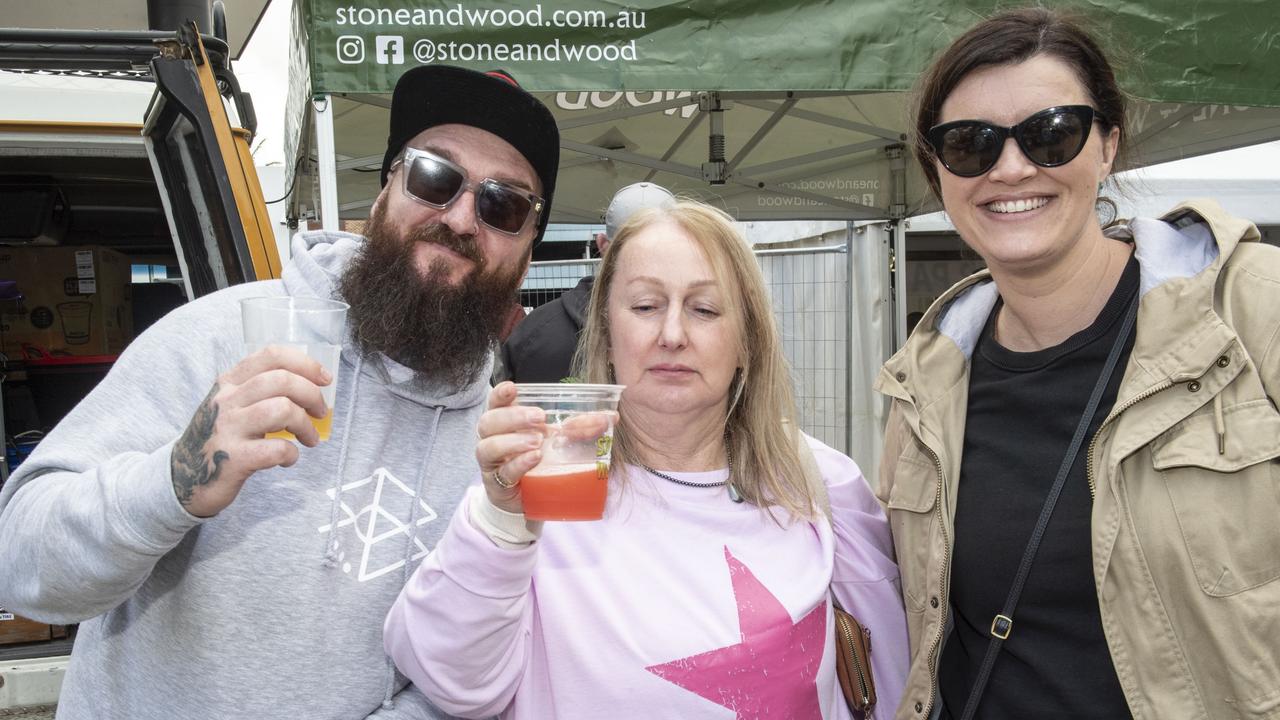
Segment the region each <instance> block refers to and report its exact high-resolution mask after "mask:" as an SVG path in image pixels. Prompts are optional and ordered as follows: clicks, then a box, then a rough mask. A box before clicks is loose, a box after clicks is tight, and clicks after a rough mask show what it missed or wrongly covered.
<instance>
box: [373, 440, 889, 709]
mask: <svg viewBox="0 0 1280 720" xmlns="http://www.w3.org/2000/svg"><path fill="white" fill-rule="evenodd" d="M809 442H810V445H811V447H812V448H813V451H814V454H815V456H816V457H817V461H818V466H819V468H820V469H821V471H822V475H823V477H824V479H825V480H826V482H827V487H828V489H829V492H830V498H831V507H832V515H833V516H834V518H833V522H832V523H826V522H817V523H808V522H797V523H791V524H785V523H786V521H785V518H784V517H782V516H781V514H779V518H780V519H781V520H782V521H783V522H782V523H779V522H775V521H774V520H773V519H771V518H770V517H768V516H766V515H765V513H764V512H762V511H761V510H760V509H759V508H757V507H755V506H753V505H750V504H747V503H742V504H737V503H734V502H733V501H731V500H730V499H729V497H728V494H727V492H726V491H725V488H724V487H715V488H693V487H685V486H682V485H677V484H675V483H671V482H668V481H666V480H662V479H659V478H656V477H654V476H653V475H650V474H649V473H647V472H645V471H644V470H643V469H640V468H636V467H631V466H628V467H626V468H625V469H624V468H615V470H614V472H615V473H617V472H626V473H627V478H628V482H627V484H626V485H625V486H622V487H621V489H619V486H618V485H614V486H613V487H611V488H610V495H609V504H608V508H607V509H606V511H605V518H604V519H603V520H600V521H597V522H548V523H546V524H545V526H544V529H543V531H542V535H541V538H540V539H538V540H536V541H535V542H533V543H531V544H529V545H527V546H525V547H519V548H515V549H511V548H509V547H499V544H497V543H495V542H494V541H493V540H491V539H490V537H489V535H487V534H486V533H485V532H482V531H481V530H480V529H479V528H478V527H477V523H476V520H475V517H476V514H475V513H476V509H475V508H472V505H473V504H475V503H488V499H487V498H486V497H485V496H484V491H483V489H482V488H480V487H473V488H471V490H470V493H471V494H470V495H469V496H468V498H467V500H466V501H464V503H463V504H462V505H461V506H459V509H458V512H457V513H455V515H454V517H453V519H452V522H451V523H450V526H449V529H448V530H447V531H446V533H445V535H444V537H443V538H442V539H441V540H440V543H439V544H438V545H437V546H436V549H435V550H434V552H432V553H431V554H430V555H429V556H428V557H427V558H426V559H425V560H423V562H422V565H421V566H420V567H419V568H418V569H417V571H416V572H415V573H414V574H413V577H412V578H411V579H410V580H409V583H408V584H407V585H406V586H405V588H404V590H403V591H402V592H401V594H400V597H399V599H398V600H397V601H396V603H395V605H394V606H392V608H391V612H390V613H389V614H388V615H387V621H386V625H385V627H384V643H385V645H386V649H387V652H388V653H389V654H390V655H391V657H392V659H393V660H395V663H396V665H397V666H398V667H399V668H400V671H401V672H403V673H404V674H405V675H406V676H407V677H408V678H409V679H410V680H412V681H413V682H414V683H416V684H417V685H418V687H419V688H420V689H421V690H422V691H423V692H424V693H425V694H426V695H427V696H428V697H429V698H430V699H431V700H432V701H433V702H435V703H436V704H438V705H439V706H440V708H441V709H442V710H445V711H446V712H449V713H452V714H455V715H459V716H462V717H490V716H493V715H498V714H500V715H501V716H502V717H503V718H518V719H521V720H523V719H526V718H527V719H528V720H548V719H550V718H584V719H590V720H600V719H601V718H606V719H607V720H622V719H624V718H637V719H639V718H643V719H644V720H650V719H652V718H660V717H661V718H726V719H728V720H732V719H733V718H737V719H738V720H746V719H748V718H788V719H794V720H802V719H807V718H815V719H818V718H848V717H849V712H848V710H847V709H846V707H845V705H844V700H843V698H842V696H841V694H840V687H839V683H838V681H837V679H836V674H835V654H834V636H833V630H832V625H831V623H832V614H831V605H830V602H829V599H828V592H827V591H828V588H829V587H830V588H832V589H834V591H835V593H836V595H837V596H838V597H839V599H840V602H841V605H842V606H843V607H844V608H845V609H846V610H848V611H850V612H852V613H853V614H854V615H855V616H857V617H858V619H859V620H861V621H862V622H863V623H864V624H865V625H866V626H867V627H869V628H870V629H871V638H872V663H873V667H874V671H875V679H876V686H877V689H878V692H879V703H878V704H877V706H876V709H875V713H874V717H876V718H891V717H892V716H893V711H894V710H895V708H896V707H897V705H898V701H899V699H900V697H901V695H902V689H903V683H904V680H905V676H906V670H907V659H908V658H907V631H906V618H905V616H904V614H903V609H902V599H901V592H900V587H899V581H898V570H897V567H896V565H895V564H894V562H893V560H892V556H893V546H892V540H891V539H890V534H889V526H888V523H887V522H886V520H885V516H884V513H883V511H882V510H881V508H880V505H879V504H878V502H877V501H876V499H875V497H874V496H873V495H872V493H871V490H870V488H869V487H868V486H867V483H866V481H865V479H864V478H863V476H862V473H861V471H859V470H858V467H857V465H855V464H854V462H853V461H852V460H850V459H849V458H847V457H845V456H844V455H842V454H840V453H838V452H836V451H835V450H832V449H831V448H829V447H827V446H826V445H823V444H822V443H820V442H818V441H817V440H813V439H812V438H810V441H809ZM727 473H728V471H727V470H719V471H713V472H704V473H668V474H671V475H673V476H675V477H679V478H680V479H683V480H688V481H691V482H699V483H707V482H716V481H718V480H723V479H725V477H727ZM488 509H490V510H492V509H493V508H492V506H489V508H488ZM482 512H483V511H482ZM833 530H834V532H833Z"/></svg>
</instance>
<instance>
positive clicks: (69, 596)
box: [0, 233, 488, 720]
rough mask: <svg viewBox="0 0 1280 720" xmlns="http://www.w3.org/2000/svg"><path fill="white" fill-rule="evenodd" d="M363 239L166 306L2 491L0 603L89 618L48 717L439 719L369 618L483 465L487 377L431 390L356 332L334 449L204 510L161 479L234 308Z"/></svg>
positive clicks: (298, 254)
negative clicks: (365, 352)
mask: <svg viewBox="0 0 1280 720" xmlns="http://www.w3.org/2000/svg"><path fill="white" fill-rule="evenodd" d="M360 242H362V239H361V238H360V237H359V236H356V235H349V234H345V233H303V234H301V235H299V236H298V238H296V239H295V240H294V246H293V255H294V259H293V261H292V262H291V263H290V264H289V266H288V267H287V268H286V269H285V272H284V277H283V279H282V280H272V281H266V282H256V283H249V284H245V285H238V286H235V287H231V288H227V289H225V290H222V291H219V292H217V293H214V294H212V295H209V296H206V297H203V298H200V299H199V300H197V301H195V302H192V303H188V304H187V305H184V306H182V307H180V308H178V309H177V310H175V311H174V312H172V313H170V314H169V315H168V316H166V317H165V318H163V319H162V320H161V321H160V322H158V323H157V324H156V325H155V326H153V327H152V328H151V329H149V330H148V331H147V332H146V333H144V334H143V335H142V336H140V337H139V338H137V339H136V340H134V342H133V343H132V344H131V345H130V346H129V347H128V349H127V350H126V351H125V353H124V354H123V355H121V357H120V359H119V361H118V362H116V364H115V366H114V367H113V368H112V370H111V372H110V373H109V374H108V375H107V377H106V378H105V379H104V380H103V381H102V382H101V384H99V386H98V387H97V388H96V389H95V390H94V391H93V392H92V393H90V394H89V396H88V397H86V398H85V399H84V401H83V402H81V403H80V405H79V406H77V407H76V408H75V410H73V411H72V412H71V413H70V414H69V415H68V416H67V417H66V418H65V419H64V420H63V421H62V423H61V424H59V425H58V426H57V427H56V428H55V429H54V430H53V431H52V432H51V433H50V434H49V436H48V437H47V438H46V439H45V440H44V441H43V442H41V443H40V445H39V446H38V447H37V449H36V451H35V452H34V453H33V454H32V455H31V457H30V458H29V459H28V460H27V461H26V462H25V463H23V465H22V466H21V467H20V468H19V469H18V471H17V472H16V473H15V474H14V475H13V477H12V478H11V479H10V480H9V482H8V483H6V484H5V486H4V489H3V492H2V493H0V606H3V607H6V608H9V609H11V610H13V611H14V612H17V613H19V614H22V615H27V616H29V617H32V618H36V619H40V620H43V621H47V622H52V623H74V622H80V623H81V624H80V629H79V633H78V635H77V637H76V643H75V649H74V651H73V653H72V659H71V664H70V667H69V669H68V671H67V676H66V679H65V681H64V683H63V686H62V697H61V700H60V704H59V708H58V717H59V718H60V719H70V720H78V719H80V718H86V719H87V718H95V719H97V718H121V719H122V720H143V719H147V718H156V719H164V720H171V719H174V718H235V719H236V720H251V719H254V720H256V719H259V718H262V719H265V718H273V719H274V718H306V719H307V720H320V719H322V718H334V719H342V720H350V719H352V718H365V717H366V716H370V717H376V718H411V717H445V716H444V715H443V713H440V712H439V711H435V710H433V709H432V708H430V706H429V704H428V703H427V701H426V700H425V699H424V698H423V697H422V696H421V695H420V694H419V693H418V692H417V691H416V690H415V689H413V688H412V686H409V687H408V688H406V687H405V680H404V679H403V678H402V677H399V676H397V675H395V674H394V671H393V669H392V666H391V665H390V664H389V662H388V661H387V659H386V657H385V655H384V653H383V650H382V637H381V628H382V621H383V617H384V616H385V615H386V612H387V609H388V608H389V607H390V605H391V603H392V602H393V601H394V600H395V598H396V595H397V594H398V593H399V591H400V587H401V585H403V583H404V580H405V578H407V577H408V575H409V573H410V572H411V570H412V569H413V567H416V566H417V564H418V561H419V560H420V559H421V558H422V557H423V556H424V555H426V554H427V552H428V551H430V550H431V549H432V548H433V547H435V544H436V541H437V540H438V539H439V537H440V535H441V534H442V533H443V532H444V529H445V527H446V525H447V524H448V520H449V518H450V517H452V515H453V512H454V508H455V506H456V505H457V503H458V501H459V500H460V499H461V497H462V495H463V491H464V490H465V488H466V486H467V485H468V484H470V483H471V482H473V481H475V480H477V479H478V470H477V467H476V462H475V457H474V448H475V423H476V420H477V418H478V416H479V414H480V412H481V411H482V408H483V401H484V399H485V395H486V392H487V389H488V387H487V383H486V382H485V381H484V380H483V378H486V377H487V376H488V371H487V370H486V371H485V372H484V373H483V374H482V375H481V376H480V377H479V378H477V380H476V381H475V382H474V383H472V384H471V385H470V386H469V387H467V388H465V389H463V390H462V391H461V392H452V391H445V390H440V389H435V390H433V389H431V388H430V387H424V385H425V383H423V382H421V381H420V380H417V379H415V378H414V374H413V373H412V372H411V371H410V370H409V369H407V368H405V367H403V366H400V365H398V364H396V363H393V362H391V361H390V360H388V359H386V358H385V357H382V356H374V357H369V358H364V359H362V358H361V357H360V354H359V353H358V352H356V351H355V350H354V349H353V348H352V347H351V346H350V345H348V346H347V348H346V349H344V351H343V355H342V368H341V371H340V373H339V376H338V383H339V384H338V394H337V401H336V402H335V404H334V408H335V410H334V425H333V436H332V439H331V440H330V441H329V442H325V443H321V444H320V445H319V446H317V447H315V448H305V447H304V448H302V449H301V450H302V452H301V457H300V458H299V460H298V462H297V463H296V464H295V465H294V466H293V467H289V468H280V467H277V468H272V469H269V470H264V471H260V472H258V473H255V474H254V475H253V476H251V477H250V478H249V480H248V481H247V482H246V483H245V485H244V488H243V490H241V492H240V494H239V496H238V497H237V498H236V500H235V501H234V502H233V503H232V504H231V505H230V506H229V507H227V508H226V509H225V510H223V511H222V512H221V513H220V514H218V515H217V516H215V517H213V518H208V519H203V520H202V519H200V518H197V517H194V516H192V515H190V514H188V513H187V512H186V510H184V509H183V507H182V506H181V505H179V503H178V501H177V499H176V498H175V495H174V491H173V488H172V485H171V480H170V475H169V455H170V450H171V448H172V446H173V443H174V441H175V440H176V439H177V438H178V436H179V435H180V434H181V433H182V431H183V430H184V429H185V427H186V425H187V423H188V422H189V421H190V419H191V416H192V413H193V412H194V411H195V409H196V407H197V406H198V405H199V404H200V402H201V401H202V400H203V399H204V397H205V395H206V394H207V393H208V391H209V388H210V387H211V386H212V384H213V382H214V379H215V378H216V377H217V376H218V375H219V374H221V373H223V372H225V371H226V370H228V369H229V368H231V367H232V366H233V365H234V364H235V363H236V362H238V361H239V360H240V359H241V357H242V356H243V355H244V348H243V343H242V341H241V321H240V307H239V301H240V300H241V299H242V298H246V297H253V296H262V295H282V294H288V295H296V296H303V295H311V296H321V297H331V296H333V295H335V293H336V290H335V288H336V283H337V280H338V278H339V276H340V274H341V272H342V270H343V268H344V267H345V266H346V264H347V261H348V260H349V258H350V257H351V256H352V254H353V253H354V251H355V249H356V248H357V247H358V243H360ZM406 560H407V562H406ZM393 695H394V698H393Z"/></svg>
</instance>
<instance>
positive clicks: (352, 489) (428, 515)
mask: <svg viewBox="0 0 1280 720" xmlns="http://www.w3.org/2000/svg"><path fill="white" fill-rule="evenodd" d="M370 485H372V486H373V487H372V488H369V487H368V486H370ZM362 488H363V489H364V490H363V492H360V493H359V494H360V495H361V497H362V498H363V497H369V494H370V491H372V497H371V498H370V500H369V503H368V504H367V505H365V506H364V507H363V508H361V509H360V510H359V511H358V512H357V511H355V510H352V509H351V506H350V505H348V504H347V503H346V499H347V498H353V496H354V495H356V494H357V493H356V491H360V490H361V489H362ZM396 490H399V491H400V492H401V493H404V494H405V495H408V496H409V497H410V498H416V497H417V493H415V492H414V491H413V489H412V488H410V487H409V486H408V485H405V484H404V483H402V482H400V479H399V478H397V477H396V476H395V475H392V474H391V471H389V470H387V469H386V468H378V469H377V470H374V471H373V474H372V475H370V476H369V477H367V478H364V479H363V480H356V481H355V482H352V483H348V484H346V485H343V486H342V498H343V499H342V502H341V504H340V507H341V509H342V514H343V516H344V517H343V518H342V519H341V520H339V521H338V533H339V535H340V542H341V541H342V540H347V539H348V538H349V537H350V534H347V533H343V532H342V529H343V528H345V527H353V528H354V530H355V537H356V540H358V541H359V542H360V544H361V552H360V566H359V568H357V570H358V572H357V574H356V580H358V581H360V582H367V581H369V580H372V579H374V578H377V577H380V576H382V575H386V574H387V573H389V572H393V571H395V570H399V569H400V568H403V567H404V548H405V542H406V537H405V536H408V537H409V538H410V539H411V542H412V543H413V545H414V548H413V555H412V556H411V558H412V559H413V560H418V559H421V558H423V557H425V556H426V554H427V546H426V545H424V544H423V543H422V541H421V540H419V539H418V534H417V532H416V530H417V528H419V527H422V526H423V525H426V524H427V523H429V522H431V521H432V520H435V519H436V518H437V517H438V516H437V514H436V511H435V510H432V509H431V507H430V506H429V505H427V504H426V503H425V502H423V501H422V500H418V501H417V503H418V517H417V519H416V521H415V522H414V528H413V530H412V531H411V530H410V528H409V525H408V522H407V517H406V518H405V519H404V520H402V519H401V518H400V517H398V516H397V514H396V513H392V512H388V511H387V510H385V509H383V507H382V501H383V496H384V494H386V495H391V496H392V497H389V498H388V499H389V500H393V499H394V496H395V491H396ZM333 492H334V491H333V488H329V489H328V490H327V491H325V494H326V495H328V496H329V499H330V500H332V499H333ZM402 506H403V505H402ZM403 512H404V511H403V510H402V511H401V513H403ZM329 528H330V525H329V524H325V525H322V526H320V528H319V532H320V533H321V534H326V533H328V532H329ZM387 542H390V543H394V544H395V545H394V550H395V551H396V552H394V554H393V555H392V557H394V558H396V559H395V560H394V561H393V562H389V563H384V564H383V565H382V566H380V567H378V566H372V564H373V563H374V562H376V559H375V558H373V554H374V551H375V548H377V547H378V545H379V544H381V543H387ZM349 550H350V548H348V547H346V543H345V542H344V543H342V544H341V545H340V548H339V552H338V562H340V563H342V572H344V573H346V574H348V575H350V574H351V570H352V566H351V563H350V562H348V561H347V557H348V556H349V552H348V551H349ZM386 550H387V548H386V547H385V546H384V549H383V552H381V553H379V555H382V556H384V557H385V556H386V554H387V552H386Z"/></svg>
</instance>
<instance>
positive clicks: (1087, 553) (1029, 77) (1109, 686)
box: [877, 8, 1280, 720]
mask: <svg viewBox="0 0 1280 720" xmlns="http://www.w3.org/2000/svg"><path fill="white" fill-rule="evenodd" d="M916 130H917V135H918V138H917V158H918V160H919V161H920V164H921V167H922V168H923V170H924V172H925V175H926V176H927V177H928V178H929V180H930V182H931V184H932V187H933V190H934V192H935V193H936V194H937V196H938V197H939V198H940V199H941V201H942V203H943V205H944V206H945V208H946V210H947V213H948V214H949V215H950V218H951V220H952V222H953V223H954V224H955V226H956V228H957V230H958V231H959V233H960V235H961V237H962V238H963V239H964V241H965V242H966V243H967V244H968V245H969V247H971V248H972V249H973V250H974V251H975V252H977V253H978V254H979V255H981V256H982V257H983V259H984V260H985V261H986V263H987V268H988V269H987V270H985V271H983V272H981V273H979V274H977V275H975V276H973V277H970V278H968V279H966V280H964V281H962V282H960V283H958V284H957V285H956V286H955V287H953V288H951V289H950V290H949V291H948V292H947V293H945V294H944V295H943V296H942V297H941V298H939V300H938V301H937V302H936V303H934V305H933V307H932V308H930V310H929V311H928V312H927V313H925V315H924V317H923V318H922V319H921V321H920V323H919V325H918V326H917V329H916V330H915V332H914V334H913V335H912V336H911V338H910V339H909V340H908V342H907V343H906V345H905V346H904V347H903V348H902V350H901V351H899V352H898V353H897V354H896V355H895V356H894V357H893V358H891V359H890V360H889V362H888V363H886V365H885V367H884V369H883V371H882V373H881V375H880V378H879V380H878V381H877V388H878V389H879V390H880V392H882V393H884V394H885V395H887V396H889V397H890V398H891V399H892V409H891V412H890V418H889V426H888V431H887V440H886V448H885V453H884V460H883V462H882V472H881V478H880V484H879V490H878V492H879V495H880V498H881V500H882V501H883V502H884V503H885V504H886V505H887V506H888V509H889V516H890V522H891V525H892V528H893V532H894V540H895V544H896V549H897V553H898V561H899V564H900V567H901V572H902V578H903V594H904V599H905V601H906V606H907V616H908V630H909V635H910V643H911V653H912V665H911V671H910V676H909V677H908V681H907V688H906V692H905V695H904V700H903V704H902V706H901V707H900V708H899V711H898V715H897V717H898V718H927V717H938V718H956V719H959V718H964V719H965V720H968V718H971V717H981V718H1033V717H1034V718H1079V717H1090V718H1113V717H1131V716H1132V717H1138V718H1160V719H1161V720H1165V719H1172V718H1214V719H1217V718H1276V717H1280V522H1278V521H1277V517H1278V516H1280V463H1278V462H1277V460H1278V459H1280V412H1277V409H1276V404H1275V398H1277V397H1280V312H1277V310H1276V308H1277V307H1280V251H1277V249H1276V248H1274V247H1270V246H1263V245H1261V244H1260V243H1258V242H1257V241H1258V232H1257V229H1256V228H1254V227H1253V226H1252V225H1251V224H1249V223H1248V222H1245V221H1241V220H1237V219H1233V218H1230V217H1227V216H1226V215H1225V214H1223V213H1222V211H1221V209H1220V208H1218V207H1217V206H1216V205H1215V204H1213V203H1212V202H1195V203H1190V204H1186V205H1183V206H1180V207H1178V208H1175V209H1174V210H1172V211H1171V212H1170V213H1169V214H1167V215H1166V216H1165V217H1164V218H1162V219H1159V220H1154V219H1142V220H1135V221H1133V222H1131V223H1129V224H1127V225H1124V226H1121V227H1118V228H1114V229H1110V230H1108V231H1106V232H1104V230H1103V228H1102V227H1101V226H1100V225H1099V222H1098V219H1097V215H1096V212H1095V205H1096V202H1097V198H1098V192H1099V190H1100V188H1101V186H1102V184H1103V183H1104V182H1105V181H1106V180H1107V178H1108V177H1109V175H1110V174H1111V172H1112V170H1113V169H1114V166H1115V162H1116V158H1117V156H1118V155H1119V154H1120V152H1121V150H1122V147H1123V145H1124V141H1125V137H1126V135H1125V102H1124V98H1123V96H1122V94H1121V93H1120V91H1119V89H1118V88H1117V85H1116V81H1115V77H1114V75H1113V73H1112V69H1111V67H1110V65H1109V63H1108V61H1107V59H1106V57H1105V55H1104V54H1103V52H1102V51H1101V50H1100V48H1099V47H1098V45H1097V43H1096V42H1095V41H1094V40H1093V38H1092V37H1091V36H1090V35H1089V34H1087V33H1086V32H1085V31H1083V30H1082V29H1081V27H1080V26H1079V25H1078V24H1076V23H1074V22H1073V21H1070V20H1068V19H1064V18H1063V17H1062V16H1060V15H1059V14H1057V13H1055V12H1053V11H1050V10H1046V9H1042V8H1034V9H1024V10H1015V11H1009V12H1005V13H1002V14H1000V15H997V16H995V17H993V18H991V19H989V20H986V21H983V22H981V23H979V24H978V25H977V26H976V27H974V28H972V29H971V30H969V31H968V32H967V33H965V34H964V35H963V36H961V37H960V38H958V39H957V40H956V41H955V42H954V43H953V44H952V45H951V46H950V47H949V48H948V49H947V50H945V51H944V52H943V54H942V55H941V56H940V57H939V58H938V59H937V60H936V61H935V62H934V65H933V66H932V67H931V68H930V70H929V71H928V72H927V73H926V74H925V76H924V77H923V78H922V81H921V90H920V96H919V106H918V109H917V113H916Z"/></svg>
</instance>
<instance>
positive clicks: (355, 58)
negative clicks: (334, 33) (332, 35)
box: [338, 35, 364, 65]
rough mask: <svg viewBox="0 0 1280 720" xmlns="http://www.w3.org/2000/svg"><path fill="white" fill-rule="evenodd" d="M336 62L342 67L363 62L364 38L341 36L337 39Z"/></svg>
mask: <svg viewBox="0 0 1280 720" xmlns="http://www.w3.org/2000/svg"><path fill="white" fill-rule="evenodd" d="M338 62H340V63H342V64H343V65H355V64H356V63H361V62H364V38H362V37H360V36H359V35H342V36H339V37H338Z"/></svg>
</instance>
